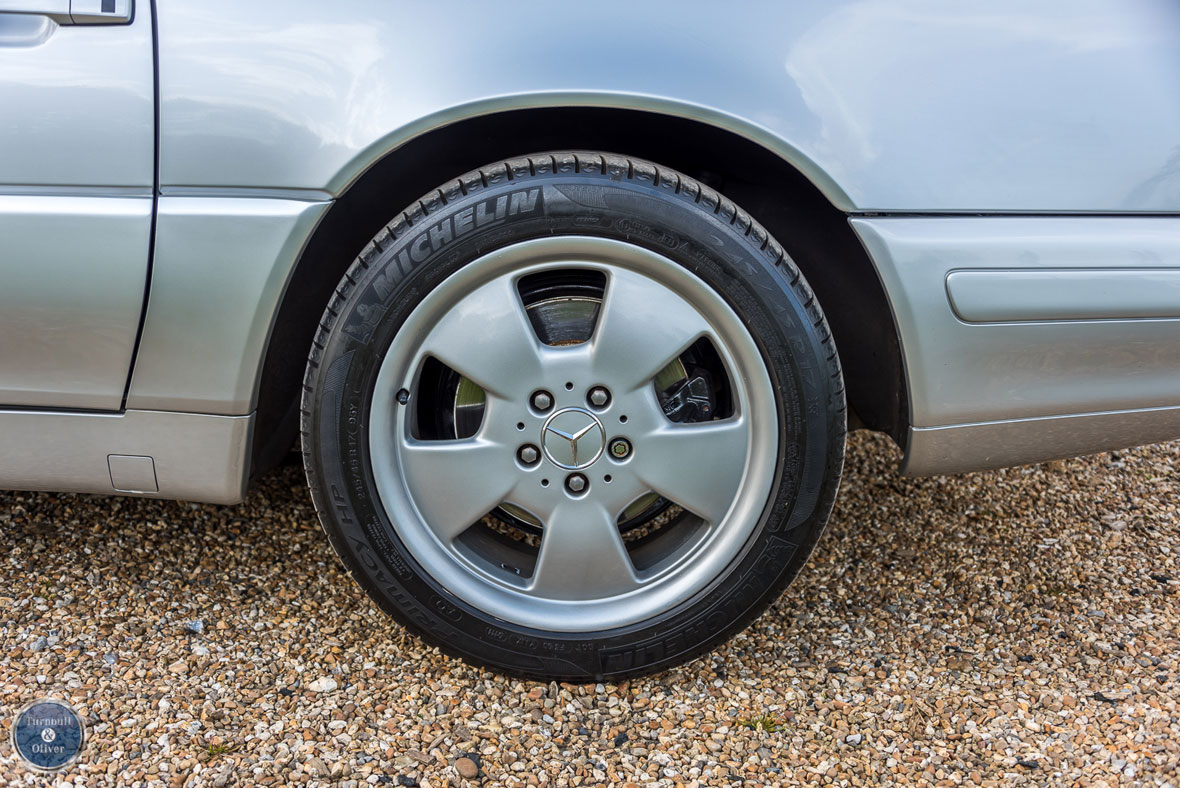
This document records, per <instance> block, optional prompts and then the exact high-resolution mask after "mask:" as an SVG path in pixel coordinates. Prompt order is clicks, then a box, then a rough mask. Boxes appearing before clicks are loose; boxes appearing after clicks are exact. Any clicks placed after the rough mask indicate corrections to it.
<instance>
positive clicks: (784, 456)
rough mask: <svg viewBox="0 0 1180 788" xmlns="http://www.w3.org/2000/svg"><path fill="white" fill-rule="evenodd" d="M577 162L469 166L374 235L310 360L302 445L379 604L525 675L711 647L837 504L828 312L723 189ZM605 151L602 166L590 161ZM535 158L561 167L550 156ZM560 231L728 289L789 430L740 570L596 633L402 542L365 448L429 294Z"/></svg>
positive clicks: (778, 579) (792, 561) (323, 499)
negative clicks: (375, 410) (451, 578)
mask: <svg viewBox="0 0 1180 788" xmlns="http://www.w3.org/2000/svg"><path fill="white" fill-rule="evenodd" d="M570 158H574V157H572V156H571V157H570ZM579 158H581V159H583V160H582V161H579ZM579 158H574V161H573V166H572V167H568V166H567V167H564V168H563V166H562V165H563V164H564V163H566V162H565V160H564V159H563V158H561V157H558V156H551V157H532V158H530V159H528V160H524V161H525V162H527V165H526V168H524V169H520V168H519V165H518V169H517V172H516V173H515V177H509V175H510V174H514V173H513V165H514V162H508V163H507V164H505V165H502V173H503V175H502V177H500V178H497V177H495V175H496V174H497V173H496V171H493V173H492V177H489V173H488V171H487V170H485V171H483V172H481V173H478V174H476V177H472V176H468V177H467V178H466V179H459V180H457V181H455V182H453V183H452V184H450V185H449V188H448V187H444V188H443V189H442V190H440V191H439V192H437V193H435V194H433V195H430V196H428V197H427V198H425V199H424V200H422V201H420V202H419V203H418V204H416V205H415V206H414V207H413V208H412V209H411V210H410V211H408V212H407V213H406V214H403V215H402V216H401V217H399V219H398V220H396V221H395V222H394V223H393V224H392V225H391V226H390V227H389V228H387V230H386V231H385V232H384V233H383V234H382V235H379V236H378V238H377V239H375V241H374V243H372V244H370V246H369V247H367V248H366V250H365V252H364V253H363V254H362V256H361V258H360V260H358V262H357V263H356V264H354V267H353V269H352V270H351V271H350V272H349V276H348V277H347V278H346V280H345V283H344V284H342V287H341V289H340V291H338V294H337V298H336V299H335V300H334V303H333V305H332V306H330V307H329V310H328V313H327V314H326V315H325V320H324V323H323V324H322V325H323V329H324V330H322V331H321V336H320V339H319V340H318V345H320V346H322V349H319V352H318V359H317V358H316V357H315V355H313V364H312V365H311V366H309V381H308V382H309V383H310V384H311V385H310V394H309V397H308V398H309V400H310V401H309V402H308V403H306V406H305V409H304V410H305V418H306V421H305V429H304V439H305V447H304V450H305V458H306V461H307V466H308V472H309V480H310V481H311V486H312V491H313V495H314V496H315V497H316V502H317V508H319V510H320V512H321V518H322V520H323V523H324V527H325V531H326V532H327V533H328V536H329V538H330V539H331V541H332V543H333V545H334V547H335V548H336V549H337V552H338V553H339V555H340V556H341V558H342V560H343V561H344V563H345V565H346V566H347V567H348V569H349V570H350V572H351V573H352V574H353V575H354V576H355V577H356V578H357V580H358V582H360V583H361V585H362V586H363V587H364V588H365V589H366V590H367V591H368V592H369V594H370V595H371V596H372V597H373V598H374V599H375V600H376V601H377V602H378V604H379V605H380V606H381V607H382V608H383V609H384V610H386V611H387V612H388V613H390V614H391V615H393V616H394V617H395V618H397V619H398V620H400V621H402V622H403V623H405V624H407V625H408V626H410V627H411V628H412V629H414V630H416V631H417V632H418V633H419V634H421V635H423V636H425V637H426V638H427V639H428V640H430V641H432V642H434V643H436V644H438V645H440V646H441V647H442V648H443V649H444V650H445V651H448V652H449V653H453V654H457V655H459V656H462V657H464V658H466V659H468V660H471V661H474V662H477V663H480V664H484V665H488V666H490V667H493V668H496V669H500V670H505V671H508V672H511V673H514V674H517V675H535V676H539V677H545V678H554V677H560V678H568V679H574V680H595V679H601V678H605V677H609V676H612V675H620V674H630V673H634V672H642V671H648V670H655V669H659V668H660V667H663V666H666V665H669V664H672V663H675V662H679V661H682V660H683V659H685V658H687V657H688V656H691V655H692V654H694V653H698V652H701V651H704V650H707V649H709V648H711V647H712V646H713V645H715V644H716V643H717V642H719V641H720V640H722V639H724V638H726V637H728V636H729V635H730V634H731V633H732V632H734V631H736V630H738V629H740V628H741V627H744V626H745V625H746V624H747V623H748V622H749V621H750V620H751V619H752V618H753V617H754V616H756V615H757V614H758V613H759V612H760V611H761V610H762V609H763V608H764V607H765V605H766V604H768V603H769V602H770V601H772V600H773V599H774V598H775V597H776V596H777V595H778V594H779V593H781V590H782V589H783V587H785V585H786V584H787V583H788V582H789V581H790V580H791V579H792V578H793V577H794V575H795V574H796V573H797V572H798V570H799V568H800V566H801V565H802V563H804V562H805V560H806V557H807V555H808V554H809V553H810V550H811V548H812V546H813V545H814V544H815V541H816V540H817V539H818V537H819V535H820V532H821V531H822V528H823V525H824V523H825V522H826V520H827V517H828V514H829V512H830V508H831V503H832V499H833V498H834V495H835V486H836V484H837V483H838V478H839V470H840V462H841V459H842V449H843V435H844V420H843V398H842V388H841V386H840V381H839V367H838V362H836V361H835V359H834V351H833V350H832V348H831V343H830V336H829V335H828V334H827V329H826V326H825V324H824V321H823V318H822V315H821V314H820V313H819V310H818V307H817V306H816V305H815V304H814V299H813V298H812V297H811V295H810V291H808V290H807V288H806V284H805V283H804V282H802V280H801V278H800V277H799V275H798V272H797V271H795V269H794V267H793V265H791V264H790V262H789V260H786V259H785V256H784V255H782V252H781V249H780V248H778V247H777V244H775V243H774V242H773V240H772V239H770V238H769V237H768V236H767V235H766V234H765V231H763V230H761V228H759V227H757V225H755V224H753V223H752V222H751V221H750V220H749V218H748V217H746V216H745V215H744V214H741V213H740V211H737V210H736V209H734V208H733V207H732V204H729V203H727V202H725V201H724V200H722V199H721V198H720V197H719V196H718V195H716V194H715V193H712V192H709V191H708V190H706V189H703V188H702V187H699V186H697V185H696V184H695V183H693V182H691V181H689V180H688V179H687V178H683V177H682V176H676V175H675V174H672V173H669V172H668V171H667V170H663V169H660V170H656V168H655V167H654V166H652V165H646V167H650V168H651V173H652V174H651V177H650V178H646V179H645V178H642V177H640V178H636V177H635V173H636V166H635V165H636V163H635V162H633V161H627V160H622V159H620V160H618V163H616V162H614V161H612V159H611V158H609V157H598V156H580V157H579ZM595 159H597V161H598V162H600V164H599V166H598V167H592V166H587V165H588V164H590V163H593V161H594V160H595ZM538 160H540V161H541V162H542V164H543V162H544V161H545V160H548V161H549V162H551V166H550V167H548V168H546V167H544V166H540V167H539V166H538ZM612 164H614V166H613V167H612ZM640 164H641V165H642V164H643V163H640ZM563 170H564V171H563ZM623 173H626V175H623ZM661 176H662V177H661ZM673 186H674V188H671V187H673ZM711 208H713V209H715V210H711ZM480 218H482V219H484V221H483V222H482V223H479V224H477V222H478V220H479V219H480ZM553 235H590V236H598V237H606V238H612V239H615V240H621V241H625V242H629V243H633V244H637V245H639V246H642V247H645V248H647V249H650V250H652V251H655V252H658V253H660V254H662V255H663V256H665V257H667V258H669V259H670V260H672V261H674V262H675V263H677V264H679V265H681V266H683V267H684V268H686V269H688V270H689V271H691V272H692V273H693V274H695V275H696V276H698V277H699V278H701V279H702V280H704V281H705V282H706V283H707V284H709V285H710V286H711V287H712V288H713V289H715V290H716V291H717V292H719V293H720V294H721V295H722V296H723V297H724V298H725V300H726V301H727V302H728V303H729V305H730V306H731V308H733V309H734V311H735V312H736V313H737V314H738V316H739V317H740V318H741V319H742V320H743V322H744V323H745V324H746V325H747V326H748V328H749V330H750V333H751V335H752V336H753V338H754V340H755V342H756V343H757V345H758V347H759V350H760V352H761V354H762V357H763V360H764V362H765V364H766V367H767V371H768V373H769V375H770V378H771V382H772V385H773V386H774V389H775V405H776V410H777V412H778V419H779V426H780V429H779V442H778V456H777V458H776V464H777V467H776V471H775V476H774V484H773V487H772V492H771V495H770V499H769V500H768V502H767V505H766V506H765V508H764V510H763V512H762V515H761V517H760V520H759V523H758V525H757V526H756V528H755V529H754V531H753V534H752V536H751V537H750V539H749V540H747V543H746V544H745V546H744V547H743V549H742V551H741V552H740V554H739V555H737V556H736V557H735V559H734V560H733V561H732V562H731V564H730V566H729V568H728V569H727V570H726V571H725V572H724V573H723V574H722V575H721V576H720V577H718V578H716V579H715V580H714V581H713V582H712V583H711V584H710V586H708V587H707V588H705V589H703V590H701V591H700V592H699V593H697V594H696V595H695V596H694V597H693V598H691V599H689V600H687V601H685V602H683V603H682V604H680V605H679V606H677V607H676V608H675V609H673V610H671V611H668V612H666V613H665V614H664V615H661V616H659V617H657V618H655V619H649V620H648V621H644V622H640V623H638V624H634V625H630V626H626V627H621V628H617V629H611V630H605V631H601V632H593V633H554V632H543V631H539V630H535V629H531V628H528V627H522V626H518V625H515V624H512V623H509V622H505V621H502V620H499V619H496V618H494V617H492V616H490V615H489V614H488V613H486V612H483V611H481V610H479V609H478V608H475V607H473V606H471V605H469V604H468V603H466V602H465V601H463V600H462V599H459V598H457V597H456V596H455V595H453V594H451V593H450V592H449V591H448V590H447V589H446V588H443V587H442V586H441V585H440V584H438V583H437V582H436V581H435V580H434V579H433V577H431V576H430V575H429V573H427V572H426V571H425V570H424V569H423V568H422V567H421V566H420V565H419V564H418V563H417V561H416V560H415V559H414V557H413V555H412V554H410V553H409V551H408V550H407V549H406V547H405V545H404V544H403V543H402V541H401V540H400V539H399V538H398V535H397V530H396V528H395V527H394V526H393V524H392V523H391V522H390V520H389V517H388V515H387V514H386V512H385V509H384V508H383V507H382V505H381V502H380V500H379V497H378V494H377V487H376V484H375V482H374V479H373V476H372V471H371V463H370V458H369V447H368V421H369V410H370V407H371V393H372V390H373V384H374V382H375V380H376V377H377V372H378V370H379V368H380V365H381V361H382V359H383V358H384V355H385V352H386V350H387V349H388V347H389V345H390V343H391V342H392V341H393V339H394V337H395V336H396V335H397V332H398V329H399V328H400V327H401V325H402V323H403V322H404V321H405V320H406V318H407V317H408V315H409V314H410V313H411V312H412V311H413V309H414V307H415V306H416V305H417V304H418V303H419V301H420V300H421V298H422V296H423V295H424V294H425V293H427V292H429V291H430V290H432V289H433V288H434V287H436V286H438V284H439V283H441V282H442V281H443V280H445V279H446V278H447V277H448V276H450V275H451V274H453V273H455V272H456V271H458V270H459V269H460V268H462V267H463V266H464V265H465V264H467V263H468V262H471V261H473V260H475V259H477V258H478V257H480V256H482V255H484V254H487V253H489V252H491V251H493V250H496V249H500V248H503V247H505V246H509V245H511V244H514V243H518V242H520V241H524V240H529V239H533V238H541V237H549V236H553ZM833 369H834V374H833Z"/></svg>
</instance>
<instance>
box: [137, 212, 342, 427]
mask: <svg viewBox="0 0 1180 788" xmlns="http://www.w3.org/2000/svg"><path fill="white" fill-rule="evenodd" d="M327 207H328V203H323V202H304V201H301V200H276V199H268V198H241V197H234V198H221V199H217V198H207V197H206V198H202V197H161V198H160V202H159V215H158V217H157V219H156V261H155V265H154V267H153V269H152V292H151V298H150V300H149V301H148V310H147V316H146V317H145V319H144V327H143V337H142V339H141V340H140V345H139V355H138V357H137V359H136V364H135V372H134V374H133V376H132V379H131V389H130V391H129V392H128V396H127V407H130V408H144V409H153V410H178V411H192V412H198V413H218V414H225V415H239V414H243V413H249V412H250V411H251V410H253V408H254V400H255V397H256V396H257V390H258V382H259V381H258V376H259V373H260V372H261V369H262V360H263V355H264V352H265V349H266V340H267V337H268V336H269V335H270V327H271V324H272V322H273V320H274V315H275V312H276V311H277V309H278V306H279V303H280V300H281V298H282V295H283V292H284V290H285V288H286V286H287V278H288V276H289V275H290V272H291V267H292V265H293V262H294V261H295V260H296V259H297V258H298V256H299V252H300V251H301V249H302V247H303V244H304V242H305V239H306V238H307V237H308V235H309V234H310V233H311V231H312V229H313V228H314V227H315V225H316V222H318V221H319V219H320V217H322V216H323V214H324V211H325V209H326V208H327Z"/></svg>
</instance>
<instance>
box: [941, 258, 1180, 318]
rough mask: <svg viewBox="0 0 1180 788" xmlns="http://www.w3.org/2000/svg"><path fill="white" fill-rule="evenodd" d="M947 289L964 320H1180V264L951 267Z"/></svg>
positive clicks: (952, 305) (954, 306)
mask: <svg viewBox="0 0 1180 788" xmlns="http://www.w3.org/2000/svg"><path fill="white" fill-rule="evenodd" d="M1175 262H1176V263H1180V258H1178V259H1176V260H1175ZM946 292H947V296H948V297H949V298H950V301H951V308H952V309H954V311H955V315H956V316H958V318H959V319H960V320H963V321H965V322H968V323H1012V322H1027V321H1053V320H1119V319H1124V320H1133V319H1151V318H1171V319H1180V269H1166V268H1156V269H1152V268H1114V269H1107V270H1103V269H1091V270H1087V269H1069V268H1028V269H1021V270H1016V269H1001V270H993V271H952V272H951V273H949V274H947V277H946Z"/></svg>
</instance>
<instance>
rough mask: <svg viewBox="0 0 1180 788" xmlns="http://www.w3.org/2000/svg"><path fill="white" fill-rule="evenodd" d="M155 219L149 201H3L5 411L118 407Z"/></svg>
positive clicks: (1, 378)
mask: <svg viewBox="0 0 1180 788" xmlns="http://www.w3.org/2000/svg"><path fill="white" fill-rule="evenodd" d="M2 125H3V124H2V123H0V126H2ZM0 188H2V187H0ZM151 215H152V201H151V198H150V197H143V198H139V197H64V196H46V195H20V196H11V195H8V196H6V195H3V194H0V407H3V406H4V405H24V406H31V407H39V408H91V409H96V410H118V409H119V407H120V405H121V403H122V400H123V389H124V388H125V387H126V385H127V371H128V369H130V367H131V352H132V348H133V347H134V345H135V332H136V329H137V328H138V327H139V315H140V311H141V310H142V309H143V286H144V276H145V274H146V270H147V256H148V240H149V239H148V230H149V228H150V227H151Z"/></svg>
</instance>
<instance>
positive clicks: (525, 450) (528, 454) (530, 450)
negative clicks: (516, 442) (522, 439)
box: [516, 443, 541, 465]
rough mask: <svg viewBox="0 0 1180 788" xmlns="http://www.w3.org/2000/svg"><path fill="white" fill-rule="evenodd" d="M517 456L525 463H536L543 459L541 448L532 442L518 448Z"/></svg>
mask: <svg viewBox="0 0 1180 788" xmlns="http://www.w3.org/2000/svg"><path fill="white" fill-rule="evenodd" d="M516 458H517V459H518V460H520V461H521V462H522V463H523V464H525V465H536V464H537V461H538V460H540V459H541V450H540V449H538V448H537V447H536V446H534V445H533V444H531V443H526V444H525V445H523V446H521V447H520V448H519V449H517V450H516Z"/></svg>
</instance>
